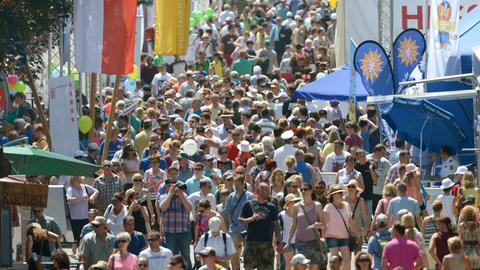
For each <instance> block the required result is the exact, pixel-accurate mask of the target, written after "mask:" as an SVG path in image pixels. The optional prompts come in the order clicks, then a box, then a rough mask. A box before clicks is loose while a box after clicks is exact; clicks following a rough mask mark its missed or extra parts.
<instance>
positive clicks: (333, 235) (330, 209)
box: [323, 184, 354, 270]
mask: <svg viewBox="0 0 480 270" xmlns="http://www.w3.org/2000/svg"><path fill="white" fill-rule="evenodd" d="M343 192H344V189H343V187H342V186H341V185H338V184H334V185H332V186H330V190H329V193H328V201H329V203H328V204H327V205H326V206H325V208H324V209H323V214H324V222H325V224H326V227H325V231H324V234H325V241H326V243H327V247H328V249H329V252H330V253H331V254H338V253H341V256H342V258H343V268H342V269H343V270H350V265H351V262H350V259H351V253H350V248H349V238H350V235H351V234H353V233H354V231H353V230H352V229H353V226H354V224H353V220H352V210H351V209H350V205H349V204H348V203H347V202H345V201H343Z"/></svg>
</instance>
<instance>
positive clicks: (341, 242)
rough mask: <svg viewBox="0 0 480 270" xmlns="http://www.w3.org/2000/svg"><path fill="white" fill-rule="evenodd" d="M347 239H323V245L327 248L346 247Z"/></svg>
mask: <svg viewBox="0 0 480 270" xmlns="http://www.w3.org/2000/svg"><path fill="white" fill-rule="evenodd" d="M348 241H349V239H348V238H333V237H325V243H326V244H327V247H328V248H339V247H348Z"/></svg>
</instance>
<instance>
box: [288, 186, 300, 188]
mask: <svg viewBox="0 0 480 270" xmlns="http://www.w3.org/2000/svg"><path fill="white" fill-rule="evenodd" d="M290 187H291V188H298V186H290Z"/></svg>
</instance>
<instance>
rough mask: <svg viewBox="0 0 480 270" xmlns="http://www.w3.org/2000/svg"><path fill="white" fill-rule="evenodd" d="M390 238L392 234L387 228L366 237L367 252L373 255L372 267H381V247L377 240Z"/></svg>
mask: <svg viewBox="0 0 480 270" xmlns="http://www.w3.org/2000/svg"><path fill="white" fill-rule="evenodd" d="M391 239H392V234H391V233H390V232H389V231H388V230H384V231H378V232H377V233H375V235H372V236H370V238H369V239H368V253H369V254H371V255H373V265H374V269H382V248H381V246H380V242H379V241H382V240H384V241H385V240H387V241H389V240H391Z"/></svg>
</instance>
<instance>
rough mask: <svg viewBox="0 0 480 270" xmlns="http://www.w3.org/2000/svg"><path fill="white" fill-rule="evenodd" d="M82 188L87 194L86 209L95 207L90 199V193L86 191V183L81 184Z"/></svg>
mask: <svg viewBox="0 0 480 270" xmlns="http://www.w3.org/2000/svg"><path fill="white" fill-rule="evenodd" d="M83 188H84V189H85V192H86V193H87V196H88V209H92V208H95V204H94V203H93V202H91V201H90V194H89V193H88V189H87V185H85V184H84V185H83Z"/></svg>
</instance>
